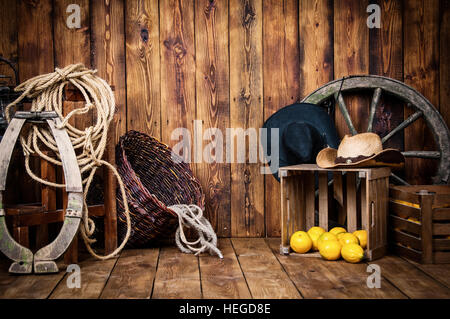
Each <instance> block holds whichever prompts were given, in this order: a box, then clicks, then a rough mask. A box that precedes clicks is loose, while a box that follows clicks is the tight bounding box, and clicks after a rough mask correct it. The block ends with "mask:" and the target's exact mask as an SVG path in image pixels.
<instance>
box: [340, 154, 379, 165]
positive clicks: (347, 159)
mask: <svg viewBox="0 0 450 319" xmlns="http://www.w3.org/2000/svg"><path fill="white" fill-rule="evenodd" d="M374 155H375V153H374V154H372V155H370V156H364V155H359V156H356V157H342V156H339V157H336V159H335V160H334V163H335V164H352V163H357V162H361V161H363V160H365V159H368V158H371V157H372V156H374Z"/></svg>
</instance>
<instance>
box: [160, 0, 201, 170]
mask: <svg viewBox="0 0 450 319" xmlns="http://www.w3.org/2000/svg"><path fill="white" fill-rule="evenodd" d="M159 21H160V36H159V39H160V54H161V121H162V123H161V127H162V133H161V137H162V141H163V142H164V143H166V144H168V145H169V146H173V145H174V144H176V143H178V141H179V139H180V137H179V136H174V138H175V140H171V135H172V132H173V131H174V130H175V129H176V128H186V129H188V130H189V132H190V133H191V135H192V133H193V129H192V128H193V120H194V119H195V38H194V2H192V1H187V0H179V1H178V0H169V1H160V3H159ZM191 148H192V144H191V143H189V146H187V148H185V149H183V154H182V155H183V156H186V155H187V154H186V153H184V152H188V151H190V149H191ZM180 155H181V154H180ZM185 159H186V157H185ZM191 168H192V169H194V168H195V167H194V165H191ZM194 170H195V169H194Z"/></svg>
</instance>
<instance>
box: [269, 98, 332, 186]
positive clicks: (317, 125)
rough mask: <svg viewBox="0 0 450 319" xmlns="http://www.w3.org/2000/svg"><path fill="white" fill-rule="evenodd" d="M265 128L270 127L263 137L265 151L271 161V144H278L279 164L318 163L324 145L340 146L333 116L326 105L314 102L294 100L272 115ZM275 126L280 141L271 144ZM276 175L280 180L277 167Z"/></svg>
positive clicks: (282, 165) (280, 165)
mask: <svg viewBox="0 0 450 319" xmlns="http://www.w3.org/2000/svg"><path fill="white" fill-rule="evenodd" d="M263 128H266V129H267V130H266V134H267V137H266V141H267V142H265V141H264V140H263V141H262V145H263V148H264V151H265V154H267V155H268V157H269V158H268V160H269V161H270V155H271V154H273V152H271V150H272V146H273V147H277V146H278V147H279V167H284V166H289V165H296V164H313V163H316V156H317V154H318V153H319V152H320V151H321V150H322V149H324V148H325V147H332V148H337V146H338V145H339V137H338V135H337V132H336V128H335V126H334V123H333V121H332V119H331V118H330V116H329V115H328V113H327V112H326V111H325V109H324V108H322V107H319V106H317V105H315V104H309V103H295V104H292V105H288V106H285V107H283V108H282V109H280V110H278V111H277V112H276V113H274V114H273V115H272V116H270V117H269V118H268V119H267V121H266V122H265V123H264V125H263ZM274 128H278V129H279V141H278V145H272V139H271V136H272V131H271V129H274ZM264 137H265V136H264ZM269 163H270V162H269ZM273 175H274V177H275V178H276V179H277V180H278V181H279V180H280V178H279V176H278V170H277V171H276V172H273Z"/></svg>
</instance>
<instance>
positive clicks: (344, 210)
mask: <svg viewBox="0 0 450 319" xmlns="http://www.w3.org/2000/svg"><path fill="white" fill-rule="evenodd" d="M329 174H332V175H333V193H332V194H331V191H330V190H329V185H328V184H329V180H328V175H329ZM390 174H391V170H390V169H389V168H387V167H380V168H345V169H344V168H337V169H322V168H319V167H318V166H317V165H315V164H303V165H294V166H287V167H282V168H280V170H279V175H280V181H281V246H280V253H281V254H289V252H290V245H289V240H290V237H291V235H292V234H293V233H294V232H296V231H298V230H305V231H306V230H308V229H309V228H311V227H313V226H320V227H322V228H324V229H325V230H328V224H329V208H330V207H329V205H330V203H331V202H333V203H335V204H336V205H337V206H339V214H338V222H339V223H340V224H343V225H345V221H346V227H347V231H348V232H353V231H355V230H357V229H365V230H366V231H367V233H368V239H367V249H366V257H367V258H368V259H369V260H374V259H377V258H380V257H382V256H383V255H384V254H385V252H386V249H387V210H388V191H389V176H390ZM357 177H358V178H359V179H360V181H361V182H360V188H359V190H358V182H357ZM316 178H317V179H318V185H319V189H318V209H316V207H315V206H316V200H315V194H316V190H315V184H316ZM329 192H330V193H329ZM332 198H334V199H335V201H331V199H332ZM316 210H318V212H319V220H318V225H317V224H316V223H315V211H316Z"/></svg>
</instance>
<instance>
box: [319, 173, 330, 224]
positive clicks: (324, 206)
mask: <svg viewBox="0 0 450 319" xmlns="http://www.w3.org/2000/svg"><path fill="white" fill-rule="evenodd" d="M319 226H320V227H322V228H323V229H325V230H327V229H328V173H327V172H319Z"/></svg>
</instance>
